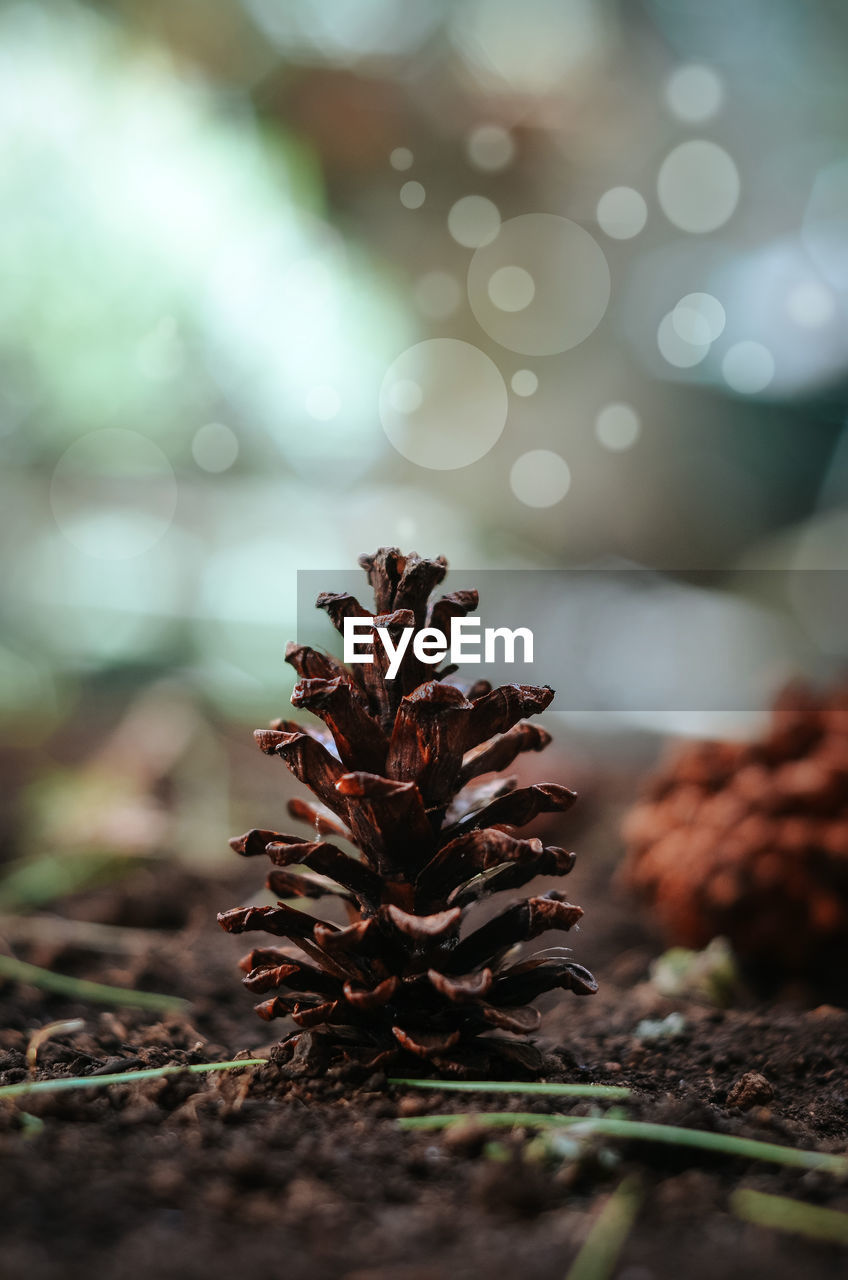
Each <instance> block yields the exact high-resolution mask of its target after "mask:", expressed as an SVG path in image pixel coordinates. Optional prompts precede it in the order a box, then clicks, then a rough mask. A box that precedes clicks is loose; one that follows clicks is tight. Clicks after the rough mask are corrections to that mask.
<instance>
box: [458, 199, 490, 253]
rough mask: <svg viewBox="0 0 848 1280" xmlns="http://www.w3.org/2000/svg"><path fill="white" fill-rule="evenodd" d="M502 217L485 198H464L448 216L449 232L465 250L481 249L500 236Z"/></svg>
mask: <svg viewBox="0 0 848 1280" xmlns="http://www.w3.org/2000/svg"><path fill="white" fill-rule="evenodd" d="M500 225H501V215H500V213H499V212H498V207H497V205H495V204H493V203H492V201H491V200H487V199H486V197H485V196H463V197H462V199H461V200H457V202H456V204H454V205H453V206H452V207H451V210H450V213H449V214H448V231H449V232H450V233H451V235H452V236H453V238H454V240H455V241H456V242H457V244H461V245H462V246H463V248H465V249H479V248H480V247H481V245H484V244H489V243H490V242H491V241H492V240H494V238H495V236H496V235H497V234H498V231H499V229H500Z"/></svg>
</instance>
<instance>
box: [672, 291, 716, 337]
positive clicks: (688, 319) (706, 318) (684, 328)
mask: <svg viewBox="0 0 848 1280" xmlns="http://www.w3.org/2000/svg"><path fill="white" fill-rule="evenodd" d="M726 322H727V316H726V314H725V310H724V307H723V306H722V305H721V303H720V302H719V300H718V298H714V297H713V295H712V294H711V293H687V294H686V296H685V297H683V298H681V299H680V301H679V302H678V304H677V306H676V307H675V308H674V310H673V311H672V313H671V323H672V325H673V327H674V331H675V333H676V334H677V335H678V337H680V338H682V339H683V341H684V342H688V343H689V344H690V345H691V346H695V347H702V346H706V345H708V344H709V343H711V342H715V340H716V338H718V337H720V336H721V334H722V333H723V332H724V326H725V324H726Z"/></svg>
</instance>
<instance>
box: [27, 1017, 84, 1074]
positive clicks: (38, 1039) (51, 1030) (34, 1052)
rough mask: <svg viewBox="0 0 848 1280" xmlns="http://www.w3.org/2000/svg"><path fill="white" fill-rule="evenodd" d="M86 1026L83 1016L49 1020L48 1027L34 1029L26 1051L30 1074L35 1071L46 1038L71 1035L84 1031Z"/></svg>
mask: <svg viewBox="0 0 848 1280" xmlns="http://www.w3.org/2000/svg"><path fill="white" fill-rule="evenodd" d="M84 1027H85V1022H84V1021H83V1019H82V1018H71V1019H70V1020H66V1021H64V1022H48V1023H47V1026H46V1027H39V1028H38V1030H37V1031H33V1033H32V1035H31V1036H30V1038H29V1044H28V1045H27V1051H26V1062H27V1067H28V1068H29V1072H30V1074H32V1073H33V1072H34V1071H35V1064H36V1062H37V1060H38V1051H39V1049H40V1048H41V1046H42V1045H43V1044H44V1042H45V1040H52V1038H53V1037H54V1036H70V1035H73V1034H74V1033H75V1032H76V1031H82V1030H83V1029H84Z"/></svg>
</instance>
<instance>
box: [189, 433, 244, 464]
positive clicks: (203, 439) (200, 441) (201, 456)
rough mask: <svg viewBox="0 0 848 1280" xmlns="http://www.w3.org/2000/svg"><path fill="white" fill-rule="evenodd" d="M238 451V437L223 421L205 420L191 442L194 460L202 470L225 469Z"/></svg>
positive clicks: (233, 460) (231, 462)
mask: <svg viewBox="0 0 848 1280" xmlns="http://www.w3.org/2000/svg"><path fill="white" fill-rule="evenodd" d="M238 451H239V443H238V437H237V436H236V434H235V432H234V431H231V430H230V428H229V427H228V426H225V424H224V423H223V422H207V423H206V425H205V426H203V427H200V428H199V429H198V430H197V431H196V432H195V433H194V439H193V440H192V442H191V452H192V454H193V456H194V460H195V462H196V463H197V465H198V466H199V467H202V468H203V470H204V471H211V472H220V471H227V470H228V469H229V468H230V467H231V466H232V465H233V463H234V462H235V460H236V458H237V457H238Z"/></svg>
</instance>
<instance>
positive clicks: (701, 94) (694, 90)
mask: <svg viewBox="0 0 848 1280" xmlns="http://www.w3.org/2000/svg"><path fill="white" fill-rule="evenodd" d="M723 98H724V89H723V88H722V83H721V79H720V78H719V76H718V75H717V74H716V72H715V71H713V69H712V67H705V66H702V65H701V64H700V63H690V64H689V65H688V66H685V67H678V68H677V70H676V71H674V72H673V73H672V74H671V75H670V76H669V79H668V83H667V85H666V90H665V100H666V102H667V103H668V105H669V107H670V108H671V110H672V111H673V112H674V114H675V115H676V116H677V118H678V120H684V121H685V122H686V123H687V124H698V123H699V122H700V121H702V120H711V119H712V118H713V116H715V115H716V114H717V113H718V111H719V109H720V107H721V104H722V100H723Z"/></svg>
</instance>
